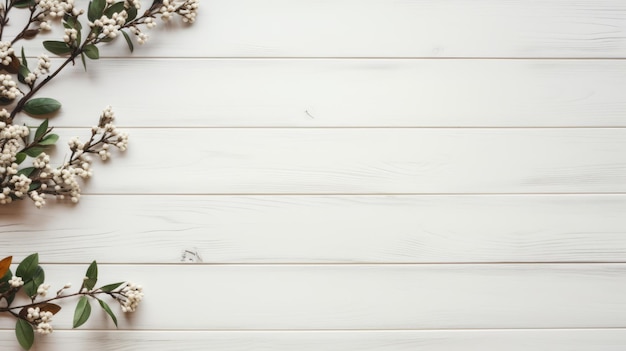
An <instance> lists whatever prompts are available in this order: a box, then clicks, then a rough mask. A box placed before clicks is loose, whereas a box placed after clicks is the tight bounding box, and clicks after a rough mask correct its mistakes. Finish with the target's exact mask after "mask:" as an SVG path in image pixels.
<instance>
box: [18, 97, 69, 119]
mask: <svg viewBox="0 0 626 351" xmlns="http://www.w3.org/2000/svg"><path fill="white" fill-rule="evenodd" d="M60 108H61V103H60V102H58V101H56V100H55V99H51V98H36V99H31V100H28V102H27V103H26V104H24V111H25V112H26V113H28V114H31V115H35V116H37V115H45V114H48V113H52V112H56V111H58V110H59V109H60Z"/></svg>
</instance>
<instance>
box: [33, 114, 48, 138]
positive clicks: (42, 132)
mask: <svg viewBox="0 0 626 351" xmlns="http://www.w3.org/2000/svg"><path fill="white" fill-rule="evenodd" d="M47 132H48V119H47V118H46V119H45V120H44V121H43V122H41V124H40V125H39V127H37V131H36V132H35V141H37V140H39V139H41V138H42V137H43V136H44V135H45V134H46V133H47Z"/></svg>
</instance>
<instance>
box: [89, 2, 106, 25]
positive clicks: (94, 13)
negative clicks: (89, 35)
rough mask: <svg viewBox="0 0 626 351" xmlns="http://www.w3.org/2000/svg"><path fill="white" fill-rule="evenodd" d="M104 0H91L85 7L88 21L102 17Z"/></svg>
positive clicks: (104, 5)
mask: <svg viewBox="0 0 626 351" xmlns="http://www.w3.org/2000/svg"><path fill="white" fill-rule="evenodd" d="M106 4H107V2H106V0H93V1H91V2H90V3H89V8H88V9H87V18H89V20H90V21H92V22H93V21H95V20H97V19H98V18H100V17H102V14H103V13H104V8H105V7H106Z"/></svg>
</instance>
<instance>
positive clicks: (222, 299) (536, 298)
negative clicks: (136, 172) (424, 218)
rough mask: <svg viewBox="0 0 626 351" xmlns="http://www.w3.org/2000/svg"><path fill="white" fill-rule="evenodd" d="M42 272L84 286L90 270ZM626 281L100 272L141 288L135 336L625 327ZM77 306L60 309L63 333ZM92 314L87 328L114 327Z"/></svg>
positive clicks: (372, 268)
mask: <svg viewBox="0 0 626 351" xmlns="http://www.w3.org/2000/svg"><path fill="white" fill-rule="evenodd" d="M122 245H123V243H122ZM36 249H37V248H35V247H34V248H33V250H36ZM45 269H46V279H47V280H48V281H50V282H57V281H61V282H63V284H64V283H65V282H67V281H71V282H73V283H74V284H75V285H77V286H78V285H79V282H78V281H80V279H82V277H83V276H84V274H85V271H86V269H87V265H47V266H46V268H45ZM625 274H626V264H595V265H589V264H521V265H508V264H500V265H489V264H488V265H467V264H466V265H350V266H345V265H313V266H311V265H304V266H303V265H294V266H276V265H269V266H265V265H261V266H258V265H240V266H215V265H194V264H179V265H99V277H100V282H101V283H100V284H103V285H104V284H107V283H111V282H115V281H119V280H121V279H128V280H131V281H134V282H137V283H141V284H142V285H143V286H144V291H145V293H146V297H145V299H144V301H143V302H142V306H141V307H142V308H141V309H139V310H138V311H137V312H136V313H134V314H133V315H131V316H127V317H132V318H131V319H128V318H122V320H120V328H121V329H133V330H154V329H159V330H161V329H163V330H172V329H173V330H206V329H216V330H224V329H226V330H248V329H250V330H285V329H289V330H312V329H313V330H336V329H350V330H351V329H356V330H362V329H365V330H374V329H459V328H462V329H468V328H469V329H476V328H488V329H491V328H499V329H501V328H505V329H510V328H579V327H584V328H614V327H619V328H623V327H624V326H626V280H625V279H624V275H625ZM77 280H78V281H77ZM52 289H54V288H51V290H52ZM172 289H175V290H172ZM174 291H175V292H174ZM75 303H76V302H74V303H73V304H62V306H65V307H66V308H67V310H68V311H65V313H60V314H58V315H57V316H55V319H54V323H55V325H56V326H57V327H56V328H57V329H68V327H69V326H71V318H72V313H71V311H72V310H73V306H74V304H75ZM94 307H97V306H94ZM115 310H116V311H117V310H119V308H118V307H116V308H115ZM67 312H70V313H67ZM96 312H99V313H96ZM93 314H94V315H93V318H92V319H90V321H88V322H87V323H86V324H85V328H86V329H102V328H106V329H108V328H111V327H113V324H112V322H111V321H110V320H109V319H108V316H106V315H105V314H104V312H103V311H96V310H94V313H93ZM13 326H14V321H13V320H12V319H10V318H2V319H0V328H12V327H13Z"/></svg>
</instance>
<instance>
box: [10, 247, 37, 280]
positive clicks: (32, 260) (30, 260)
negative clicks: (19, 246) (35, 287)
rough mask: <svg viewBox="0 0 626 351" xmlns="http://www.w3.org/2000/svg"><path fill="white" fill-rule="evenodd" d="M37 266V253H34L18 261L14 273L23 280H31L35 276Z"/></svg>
mask: <svg viewBox="0 0 626 351" xmlns="http://www.w3.org/2000/svg"><path fill="white" fill-rule="evenodd" d="M38 267H39V254H37V253H34V254H32V255H29V256H28V257H26V258H25V259H24V260H23V261H22V262H20V264H19V265H18V266H17V270H16V271H15V275H17V276H18V277H21V278H22V280H23V281H27V280H31V279H33V277H34V276H35V272H37V268H38Z"/></svg>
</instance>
